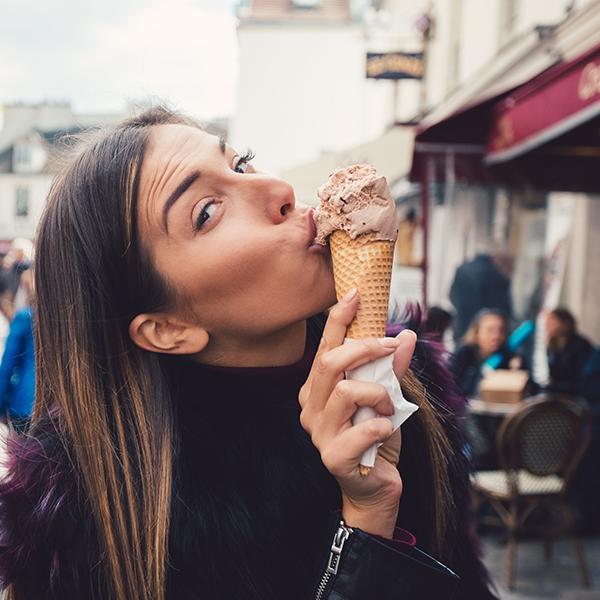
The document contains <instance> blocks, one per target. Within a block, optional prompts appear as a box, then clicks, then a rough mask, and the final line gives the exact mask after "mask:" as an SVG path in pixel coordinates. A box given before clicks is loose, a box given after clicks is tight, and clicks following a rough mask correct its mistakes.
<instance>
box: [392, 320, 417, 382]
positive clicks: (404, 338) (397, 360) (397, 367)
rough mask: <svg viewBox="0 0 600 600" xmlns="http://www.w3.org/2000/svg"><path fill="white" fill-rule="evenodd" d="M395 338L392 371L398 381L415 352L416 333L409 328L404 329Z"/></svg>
mask: <svg viewBox="0 0 600 600" xmlns="http://www.w3.org/2000/svg"><path fill="white" fill-rule="evenodd" d="M395 339H396V340H397V342H398V348H397V349H396V351H395V352H394V373H395V374H396V377H397V378H398V380H399V381H400V380H401V379H402V378H403V377H404V375H405V374H406V371H407V370H408V367H409V365H410V361H411V359H412V357H413V354H414V352H415V345H416V343H417V334H416V333H415V332H414V331H411V330H410V329H405V330H404V331H401V332H400V333H399V334H398V335H397V336H396V338H395Z"/></svg>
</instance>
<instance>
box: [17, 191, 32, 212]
mask: <svg viewBox="0 0 600 600" xmlns="http://www.w3.org/2000/svg"><path fill="white" fill-rule="evenodd" d="M15 216H17V217H28V216H29V188H26V187H23V186H19V187H18V188H17V193H16V196H15Z"/></svg>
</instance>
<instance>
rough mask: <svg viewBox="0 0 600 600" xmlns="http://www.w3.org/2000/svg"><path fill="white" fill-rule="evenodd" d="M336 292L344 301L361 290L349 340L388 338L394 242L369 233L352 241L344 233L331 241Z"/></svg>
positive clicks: (332, 235)
mask: <svg viewBox="0 0 600 600" xmlns="http://www.w3.org/2000/svg"><path fill="white" fill-rule="evenodd" d="M329 246H330V249H331V258H332V261H333V276H334V280H335V291H336V294H337V297H338V298H343V297H344V295H345V294H346V292H348V291H349V290H350V289H352V288H353V287H356V288H357V289H358V293H359V305H358V310H357V312H356V316H355V317H354V319H353V321H352V323H350V327H349V328H348V332H347V336H348V337H349V338H353V339H362V338H366V337H384V336H385V328H386V324H387V316H388V304H389V300H390V281H391V278H392V261H393V257H394V242H392V241H389V240H381V239H377V238H376V237H375V235H374V234H370V233H366V234H363V235H359V236H358V237H356V238H355V239H352V238H351V237H350V236H349V235H348V234H347V233H346V232H344V231H335V232H333V233H332V234H331V236H330V238H329Z"/></svg>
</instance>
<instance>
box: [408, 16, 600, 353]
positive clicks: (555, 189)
mask: <svg viewBox="0 0 600 600" xmlns="http://www.w3.org/2000/svg"><path fill="white" fill-rule="evenodd" d="M590 27H592V28H593V31H594V32H595V33H594V34H593V35H589V31H590ZM542 34H543V35H542ZM539 37H540V40H539V44H540V47H543V50H544V52H545V54H546V55H547V56H548V57H550V58H551V61H550V62H551V63H552V64H551V65H549V66H548V65H547V64H545V66H544V68H542V70H541V71H539V72H537V73H535V74H533V75H532V73H533V72H534V71H535V67H536V65H538V66H539V65H540V64H542V65H543V64H544V63H543V61H541V62H540V60H541V59H540V58H539V56H540V52H541V50H540V48H538V49H537V50H536V51H532V50H531V49H529V50H528V51H527V52H524V53H523V57H522V60H521V61H518V60H515V61H514V68H513V69H512V70H511V69H507V70H505V71H504V73H503V74H502V75H501V76H500V77H497V78H496V79H495V80H493V81H490V82H489V85H487V86H485V87H484V89H483V90H482V89H480V90H479V92H478V93H477V94H474V95H473V96H472V97H470V98H469V97H467V98H465V100H464V103H463V104H462V105H461V106H454V107H453V109H452V110H450V111H448V110H446V114H444V110H443V108H442V109H436V111H435V112H437V114H438V115H442V117H441V118H439V117H438V118H434V119H432V118H431V116H429V117H426V118H425V119H424V121H423V122H422V124H421V127H420V129H419V131H418V133H417V136H416V140H415V148H414V155H413V164H412V169H411V179H412V180H413V181H416V182H419V183H420V184H421V197H422V200H421V204H422V211H423V215H424V221H425V224H426V225H427V227H426V234H425V239H426V241H425V244H424V247H425V269H426V273H427V276H426V277H425V282H426V290H425V294H426V297H427V300H428V302H429V303H430V304H431V303H438V302H442V303H443V302H444V300H445V299H447V295H448V289H449V286H450V284H451V280H452V277H453V273H454V271H455V269H456V267H457V266H458V264H460V263H461V262H463V261H464V260H465V259H468V258H470V257H472V256H473V255H474V254H475V253H476V252H478V251H481V250H482V249H487V250H490V249H493V250H494V252H497V253H499V254H501V255H504V256H505V257H506V259H507V268H508V269H509V270H510V272H511V276H512V281H513V304H514V307H515V316H516V317H517V318H518V319H520V318H526V317H530V316H532V313H534V312H536V311H539V309H540V308H541V307H543V306H548V305H554V306H556V305H557V304H559V303H560V304H566V305H567V306H568V307H569V308H570V309H571V310H572V311H573V312H574V313H575V314H576V316H577V317H578V318H579V321H580V323H581V329H582V330H583V331H584V332H585V333H586V334H587V335H588V336H590V337H591V338H592V339H593V340H594V341H595V342H596V343H600V310H599V309H598V303H597V300H596V295H597V290H598V289H600V271H599V270H598V269H597V268H596V266H595V265H594V264H593V258H594V257H596V260H597V258H599V257H600V233H599V232H600V11H597V10H596V11H595V12H594V14H593V15H587V18H586V19H585V20H584V19H580V21H579V22H577V21H576V20H574V21H573V22H571V23H567V24H566V25H565V26H564V27H562V28H561V27H559V28H556V30H552V31H551V32H547V31H546V32H540V36H539ZM557 49H560V52H559V51H557ZM553 51H554V54H553ZM565 57H567V58H565ZM492 70H493V69H492ZM517 71H518V73H516V72H517ZM523 76H526V78H525V80H523ZM486 91H487V92H488V93H486ZM490 92H493V93H490ZM556 219H558V220H559V221H560V223H562V225H560V224H559V225H557V221H556ZM567 221H568V226H565V224H567ZM561 227H562V229H561ZM558 230H561V231H562V234H561V235H558V234H557V233H556V232H557V231H558ZM450 232H451V233H450ZM550 258H551V259H552V260H549V259H550ZM550 268H551V271H549V269H550ZM551 280H552V281H551Z"/></svg>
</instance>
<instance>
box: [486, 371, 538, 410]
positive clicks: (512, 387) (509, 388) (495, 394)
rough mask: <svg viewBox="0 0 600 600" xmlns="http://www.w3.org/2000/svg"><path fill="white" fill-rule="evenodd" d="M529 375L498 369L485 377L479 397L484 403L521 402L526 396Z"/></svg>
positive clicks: (522, 372)
mask: <svg viewBox="0 0 600 600" xmlns="http://www.w3.org/2000/svg"><path fill="white" fill-rule="evenodd" d="M528 381H529V373H528V372H527V371H520V370H513V369H496V370H495V371H490V372H489V373H487V374H486V375H485V377H484V378H483V379H482V380H481V383H480V384H479V395H480V396H481V398H482V399H483V401H484V402H490V403H509V404H514V403H517V402H521V400H523V397H524V395H525V389H526V387H527V382H528Z"/></svg>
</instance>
